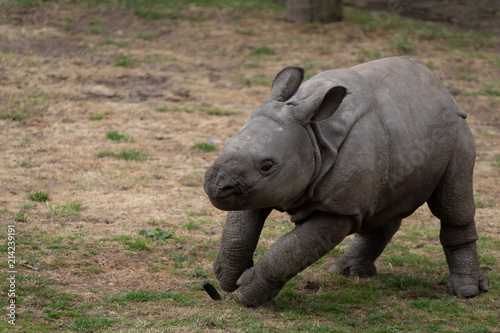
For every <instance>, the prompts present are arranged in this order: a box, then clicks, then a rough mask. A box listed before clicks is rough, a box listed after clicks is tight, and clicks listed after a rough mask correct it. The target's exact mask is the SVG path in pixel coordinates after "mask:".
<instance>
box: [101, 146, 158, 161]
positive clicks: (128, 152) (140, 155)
mask: <svg viewBox="0 0 500 333" xmlns="http://www.w3.org/2000/svg"><path fill="white" fill-rule="evenodd" d="M108 156H110V157H115V158H118V159H122V160H127V161H141V160H144V159H145V158H147V157H149V156H150V154H149V153H147V152H145V151H143V150H138V149H125V150H120V151H119V152H113V151H110V150H105V151H101V152H99V153H98V154H97V157H99V158H103V157H108Z"/></svg>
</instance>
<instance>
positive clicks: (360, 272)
mask: <svg viewBox="0 0 500 333" xmlns="http://www.w3.org/2000/svg"><path fill="white" fill-rule="evenodd" d="M328 272H330V273H332V274H343V275H345V276H347V277H355V276H359V277H362V278H365V277H371V276H374V275H375V274H377V269H376V268H375V265H373V264H372V263H370V264H364V265H359V264H358V265H353V266H346V267H340V266H339V265H337V264H333V265H332V266H330V269H329V270H328Z"/></svg>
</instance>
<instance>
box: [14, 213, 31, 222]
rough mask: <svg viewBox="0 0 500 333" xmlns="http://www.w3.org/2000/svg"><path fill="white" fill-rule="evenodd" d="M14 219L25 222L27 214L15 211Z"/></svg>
mask: <svg viewBox="0 0 500 333" xmlns="http://www.w3.org/2000/svg"><path fill="white" fill-rule="evenodd" d="M14 221H16V222H27V221H28V215H27V214H26V213H25V212H17V213H15V214H14Z"/></svg>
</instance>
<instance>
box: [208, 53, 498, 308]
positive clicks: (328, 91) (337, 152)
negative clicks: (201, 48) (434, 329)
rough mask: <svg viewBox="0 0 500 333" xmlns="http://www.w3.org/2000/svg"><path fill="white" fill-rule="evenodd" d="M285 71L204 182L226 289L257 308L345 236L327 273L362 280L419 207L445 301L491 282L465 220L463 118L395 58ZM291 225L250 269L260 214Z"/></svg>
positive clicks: (469, 168) (468, 138)
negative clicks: (435, 248)
mask: <svg viewBox="0 0 500 333" xmlns="http://www.w3.org/2000/svg"><path fill="white" fill-rule="evenodd" d="M302 79H303V70H302V69H301V68H298V67H287V68H285V69H283V70H282V71H281V72H280V73H279V74H278V75H277V76H276V78H275V79H274V82H273V86H272V91H271V95H270V96H269V98H268V99H267V101H266V103H265V104H264V105H262V106H260V107H258V108H257V109H255V110H254V111H253V112H252V113H251V115H250V117H249V118H248V120H247V121H246V123H245V125H244V126H243V128H242V129H241V131H240V132H239V133H238V134H237V135H236V136H234V137H232V138H230V139H229V140H227V142H226V144H225V147H224V149H223V150H222V153H221V155H220V156H219V157H218V158H217V160H216V161H215V163H214V164H213V166H211V167H210V168H209V169H208V170H207V172H206V174H205V191H206V193H207V194H208V197H209V198H210V201H211V202H212V204H213V205H214V206H215V207H217V208H219V209H222V210H227V211H229V212H228V214H227V220H226V224H225V227H224V230H223V233H222V240H221V245H220V249H219V252H218V254H217V257H216V259H215V262H214V270H215V273H216V276H217V279H218V280H219V284H220V286H221V288H222V289H224V290H225V291H234V290H235V289H237V288H238V287H239V288H240V292H239V299H240V301H241V302H243V303H244V304H245V305H247V306H258V305H261V304H263V303H265V302H267V301H269V300H271V299H273V298H274V297H275V296H276V295H277V294H278V292H279V291H280V290H281V288H282V287H283V285H284V284H285V283H286V282H287V281H288V280H290V279H291V278H292V277H294V276H295V275H296V274H298V273H299V272H300V271H302V270H303V269H305V268H306V267H308V266H309V265H311V264H313V263H314V262H315V261H317V260H318V259H319V258H321V257H322V256H324V255H325V254H326V253H328V252H329V251H330V250H331V249H332V248H334V247H335V246H336V245H337V244H339V243H340V242H341V241H342V240H343V239H344V238H345V237H346V236H347V235H350V234H355V236H354V240H353V242H352V243H351V245H350V247H349V248H348V249H347V251H346V252H345V254H344V255H343V256H342V257H340V258H339V259H337V260H336V261H335V262H334V264H333V266H332V267H331V269H330V271H331V272H334V273H342V274H345V275H347V276H365V277H366V276H372V275H374V274H375V272H376V269H375V265H374V262H375V260H376V259H377V257H378V256H379V255H380V254H381V253H382V251H383V250H384V248H385V247H386V245H387V243H388V242H389V241H390V240H391V238H392V236H393V235H394V234H395V233H396V231H397V230H398V228H399V226H400V225H401V220H402V219H403V218H405V217H407V216H409V215H410V214H412V213H413V212H414V211H415V210H416V209H417V208H418V207H420V206H421V205H422V204H424V203H425V202H427V204H428V206H429V208H430V210H431V211H432V213H433V214H434V215H435V216H437V217H438V218H439V219H440V220H441V232H440V240H441V244H442V245H443V248H444V253H445V255H446V260H447V262H448V266H449V269H450V278H449V281H448V285H447V291H448V293H450V294H452V295H458V296H462V297H473V296H476V295H478V294H479V293H480V292H481V291H487V290H488V288H489V282H488V279H487V278H486V276H485V275H484V274H483V273H482V272H481V268H480V267H479V262H478V255H477V248H476V240H477V238H478V237H477V234H476V228H475V223H474V214H475V206H474V198H473V190H472V172H473V169H474V160H475V148H474V141H473V138H472V135H471V132H470V129H469V127H468V126H467V123H466V122H465V118H466V114H465V113H464V112H463V111H462V110H461V109H460V107H459V106H458V105H457V104H456V102H455V101H454V99H453V98H452V97H451V95H450V93H449V92H448V91H447V89H446V88H445V86H444V85H443V83H442V82H441V81H440V80H439V78H438V77H437V76H436V75H435V74H433V73H432V72H431V71H430V70H429V69H428V68H426V67H425V66H424V65H423V64H422V63H420V62H418V61H417V60H415V59H412V58H409V57H394V58H387V59H381V60H377V61H372V62H369V63H365V64H361V65H357V66H354V67H351V68H349V69H334V70H329V71H326V72H322V73H320V74H318V75H316V76H314V77H313V78H311V79H310V80H308V81H307V82H305V83H304V84H302V85H301V82H302ZM273 209H277V210H280V211H286V212H287V213H289V214H290V216H291V221H292V222H294V223H295V228H294V229H293V230H292V231H291V232H289V233H287V234H285V235H284V236H282V237H281V238H280V239H279V240H278V241H277V242H276V243H275V244H274V245H272V246H271V248H270V249H269V250H268V251H267V252H266V253H265V254H264V256H263V257H262V259H261V260H260V261H259V262H258V263H257V264H256V265H254V264H253V259H252V257H253V253H254V250H255V248H256V246H257V242H258V239H259V235H260V232H261V230H262V227H263V225H264V221H265V220H266V218H267V216H268V215H269V213H270V212H271V211H272V210H273Z"/></svg>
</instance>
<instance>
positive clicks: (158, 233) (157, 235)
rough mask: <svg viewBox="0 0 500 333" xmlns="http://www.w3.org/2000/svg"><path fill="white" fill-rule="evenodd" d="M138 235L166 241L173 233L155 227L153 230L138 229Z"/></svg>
mask: <svg viewBox="0 0 500 333" xmlns="http://www.w3.org/2000/svg"><path fill="white" fill-rule="evenodd" d="M139 235H143V236H146V237H147V238H152V239H156V240H162V241H166V240H168V239H171V238H173V237H174V234H173V233H172V232H170V231H168V230H162V229H160V228H155V229H153V230H140V231H139Z"/></svg>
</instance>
